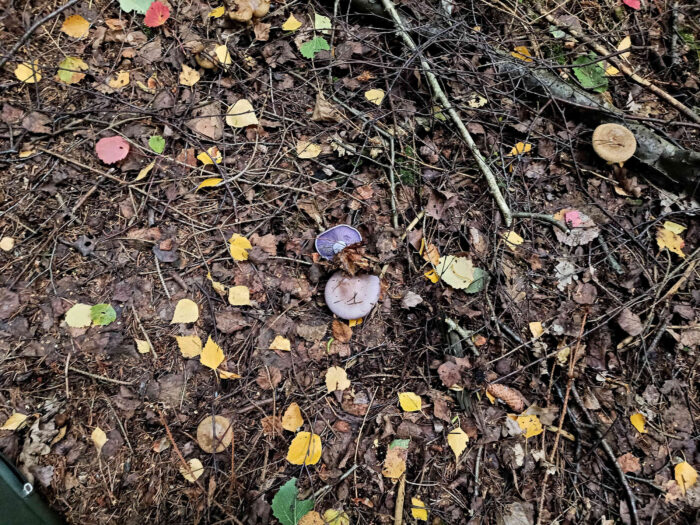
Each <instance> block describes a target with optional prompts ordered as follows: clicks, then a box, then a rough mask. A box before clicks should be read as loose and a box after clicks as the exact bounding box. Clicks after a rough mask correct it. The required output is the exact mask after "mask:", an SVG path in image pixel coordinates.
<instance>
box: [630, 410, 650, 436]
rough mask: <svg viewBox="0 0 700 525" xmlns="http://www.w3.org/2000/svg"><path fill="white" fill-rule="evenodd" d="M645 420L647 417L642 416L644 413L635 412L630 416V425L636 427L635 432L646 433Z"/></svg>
mask: <svg viewBox="0 0 700 525" xmlns="http://www.w3.org/2000/svg"><path fill="white" fill-rule="evenodd" d="M646 422H647V418H645V417H644V414H642V413H640V412H635V413H634V414H632V415H631V416H630V423H632V426H633V427H634V428H636V429H637V432H639V433H640V434H646V433H647V431H646V428H645V427H646Z"/></svg>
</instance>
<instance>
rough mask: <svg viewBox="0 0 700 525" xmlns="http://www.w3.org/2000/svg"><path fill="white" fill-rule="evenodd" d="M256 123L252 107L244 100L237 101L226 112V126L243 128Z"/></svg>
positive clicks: (256, 119) (256, 118)
mask: <svg viewBox="0 0 700 525" xmlns="http://www.w3.org/2000/svg"><path fill="white" fill-rule="evenodd" d="M257 123H258V117H256V116H255V110H254V109H253V105H252V104H251V103H250V101H249V100H248V99H246V98H242V99H240V100H238V101H237V102H236V103H235V104H233V105H232V106H230V107H229V108H228V110H227V111H226V124H228V125H229V126H231V127H233V128H245V127H246V126H254V125H256V124H257Z"/></svg>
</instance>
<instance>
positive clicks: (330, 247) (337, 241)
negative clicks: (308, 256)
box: [316, 224, 362, 259]
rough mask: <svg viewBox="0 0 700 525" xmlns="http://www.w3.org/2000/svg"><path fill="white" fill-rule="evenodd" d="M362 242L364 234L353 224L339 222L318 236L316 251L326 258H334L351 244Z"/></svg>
mask: <svg viewBox="0 0 700 525" xmlns="http://www.w3.org/2000/svg"><path fill="white" fill-rule="evenodd" d="M359 242H362V235H360V232H358V231H357V230H356V229H355V228H353V227H352V226H348V225H347V224H339V225H338V226H333V227H332V228H329V229H328V230H326V231H324V232H323V233H320V234H319V235H318V237H316V251H317V252H318V253H319V254H320V255H321V257H325V258H326V259H332V258H333V257H334V256H335V255H336V254H337V253H340V252H342V251H343V250H344V249H345V248H347V247H348V246H350V245H351V244H357V243H359Z"/></svg>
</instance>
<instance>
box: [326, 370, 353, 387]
mask: <svg viewBox="0 0 700 525" xmlns="http://www.w3.org/2000/svg"><path fill="white" fill-rule="evenodd" d="M326 388H328V392H329V393H330V392H335V391H336V390H345V389H346V388H350V380H349V379H348V374H347V372H346V371H345V369H344V368H341V367H339V366H332V367H330V368H329V369H328V370H326Z"/></svg>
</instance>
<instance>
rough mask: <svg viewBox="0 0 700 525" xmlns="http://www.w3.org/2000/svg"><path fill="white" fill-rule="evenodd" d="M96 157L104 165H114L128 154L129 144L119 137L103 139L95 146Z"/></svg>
mask: <svg viewBox="0 0 700 525" xmlns="http://www.w3.org/2000/svg"><path fill="white" fill-rule="evenodd" d="M95 151H96V152H97V156H98V157H99V158H100V160H101V161H102V162H104V163H105V164H114V163H115V162H119V161H120V160H122V159H123V158H125V157H126V156H127V155H128V154H129V143H128V142H127V141H126V140H124V139H123V138H121V137H120V136H119V135H115V136H114V137H105V138H102V139H100V140H98V141H97V144H95Z"/></svg>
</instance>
